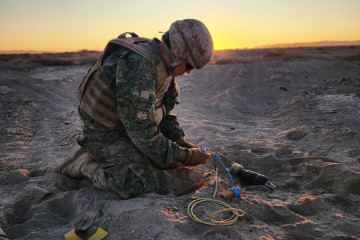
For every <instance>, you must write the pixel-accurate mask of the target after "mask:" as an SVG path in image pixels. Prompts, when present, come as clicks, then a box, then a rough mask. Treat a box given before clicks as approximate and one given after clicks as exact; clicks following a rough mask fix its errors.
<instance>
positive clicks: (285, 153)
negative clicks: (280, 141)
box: [275, 148, 292, 158]
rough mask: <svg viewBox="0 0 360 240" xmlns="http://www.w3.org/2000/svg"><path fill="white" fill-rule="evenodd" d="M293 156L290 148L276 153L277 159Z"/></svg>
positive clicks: (280, 149)
mask: <svg viewBox="0 0 360 240" xmlns="http://www.w3.org/2000/svg"><path fill="white" fill-rule="evenodd" d="M291 155H292V150H291V149H288V148H279V149H277V150H276V151H275V156H276V157H280V158H281V157H290V156H291Z"/></svg>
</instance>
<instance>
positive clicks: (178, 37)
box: [169, 19, 214, 69]
mask: <svg viewBox="0 0 360 240" xmlns="http://www.w3.org/2000/svg"><path fill="white" fill-rule="evenodd" d="M169 39H170V44H171V49H172V50H173V52H174V53H175V55H176V56H178V57H179V58H180V59H182V60H183V61H187V62H188V63H190V64H191V66H193V67H194V68H196V69H201V68H203V67H204V66H205V65H206V64H207V63H209V62H210V60H211V58H212V56H213V53H214V46H213V41H212V38H211V35H210V32H209V30H208V29H207V28H206V26H205V25H204V24H203V23H202V22H200V21H199V20H196V19H184V20H179V21H176V22H174V23H173V24H171V26H170V29H169Z"/></svg>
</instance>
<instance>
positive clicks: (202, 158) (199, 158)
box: [184, 148, 210, 166]
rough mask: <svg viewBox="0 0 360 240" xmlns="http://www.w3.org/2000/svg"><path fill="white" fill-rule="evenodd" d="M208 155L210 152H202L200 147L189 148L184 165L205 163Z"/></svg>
mask: <svg viewBox="0 0 360 240" xmlns="http://www.w3.org/2000/svg"><path fill="white" fill-rule="evenodd" d="M209 157H210V153H204V152H203V151H201V149H200V148H189V149H188V155H187V157H186V161H185V163H184V165H186V166H196V165H199V164H204V163H206V160H207V159H209Z"/></svg>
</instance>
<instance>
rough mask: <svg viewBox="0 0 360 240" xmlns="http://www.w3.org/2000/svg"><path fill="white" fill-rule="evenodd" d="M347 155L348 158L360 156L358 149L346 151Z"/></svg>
mask: <svg viewBox="0 0 360 240" xmlns="http://www.w3.org/2000/svg"><path fill="white" fill-rule="evenodd" d="M348 155H349V157H357V156H359V155H360V150H359V149H353V150H350V151H348Z"/></svg>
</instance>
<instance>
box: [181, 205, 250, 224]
mask: <svg viewBox="0 0 360 240" xmlns="http://www.w3.org/2000/svg"><path fill="white" fill-rule="evenodd" d="M202 202H213V203H217V204H220V205H223V206H225V207H227V208H224V209H221V210H218V211H216V212H214V213H212V214H211V215H210V221H204V220H201V219H200V218H198V217H197V216H196V215H195V213H194V207H195V206H196V205H197V204H199V203H202ZM225 211H231V212H232V215H231V217H229V218H228V219H223V220H219V221H218V220H214V219H212V217H213V216H214V215H216V214H219V213H221V212H225ZM187 212H188V215H189V217H190V218H191V219H193V220H194V221H196V222H199V223H203V224H206V225H211V226H217V225H231V224H233V223H235V222H236V221H237V220H238V218H239V217H242V216H244V215H245V212H244V211H243V210H241V209H238V208H232V207H231V206H230V205H229V204H227V203H225V202H222V201H220V200H216V199H211V198H198V199H195V200H194V201H192V202H190V203H189V205H188V209H187ZM239 212H240V214H238V213H239Z"/></svg>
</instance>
